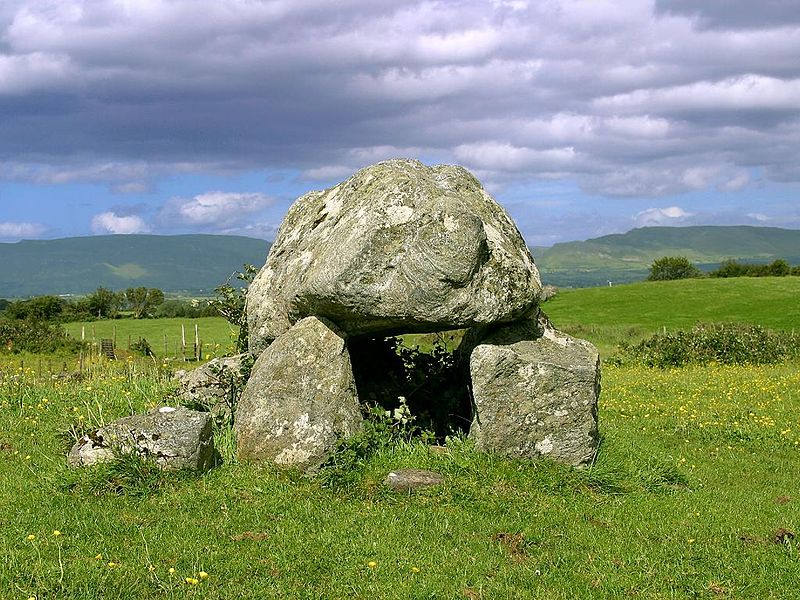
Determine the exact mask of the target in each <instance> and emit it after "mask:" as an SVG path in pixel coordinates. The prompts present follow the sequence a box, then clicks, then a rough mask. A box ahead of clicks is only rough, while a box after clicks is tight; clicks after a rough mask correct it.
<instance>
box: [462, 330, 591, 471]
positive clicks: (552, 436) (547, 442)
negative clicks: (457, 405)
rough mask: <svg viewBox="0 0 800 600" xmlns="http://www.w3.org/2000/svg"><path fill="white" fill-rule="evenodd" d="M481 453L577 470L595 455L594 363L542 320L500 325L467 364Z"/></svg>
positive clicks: (585, 345)
mask: <svg viewBox="0 0 800 600" xmlns="http://www.w3.org/2000/svg"><path fill="white" fill-rule="evenodd" d="M469 369H470V376H471V379H472V394H473V399H474V403H475V416H474V420H473V423H472V427H471V429H470V437H472V438H473V439H474V440H475V442H476V446H477V447H478V448H479V449H482V450H485V451H489V452H496V453H499V454H503V455H505V456H509V457H515V458H540V457H547V458H552V459H553V460H557V461H559V462H564V463H567V464H571V465H575V466H579V465H585V464H588V463H590V462H591V461H592V460H593V458H594V456H595V453H596V451H597V445H598V434H597V400H598V396H599V393H600V359H599V356H598V353H597V350H596V349H595V347H594V346H593V345H592V344H590V343H589V342H587V341H584V340H580V339H576V338H572V337H570V336H568V335H565V334H563V333H561V332H559V331H557V330H555V329H554V328H553V327H552V326H551V325H550V324H549V322H548V321H547V319H546V317H544V316H543V315H542V316H540V318H539V319H538V320H537V319H525V320H522V321H519V322H517V323H512V324H509V325H503V326H500V327H499V328H498V329H496V330H495V331H493V332H492V333H490V334H489V335H488V336H487V337H485V338H484V339H483V340H482V341H481V342H480V343H478V344H477V345H475V347H474V349H473V350H472V352H471V355H470V361H469Z"/></svg>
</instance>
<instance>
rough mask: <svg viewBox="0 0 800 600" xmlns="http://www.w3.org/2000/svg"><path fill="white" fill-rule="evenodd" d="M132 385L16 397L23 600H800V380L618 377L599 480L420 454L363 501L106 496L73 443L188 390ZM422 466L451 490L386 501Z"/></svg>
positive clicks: (190, 484)
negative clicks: (80, 464) (793, 537)
mask: <svg viewBox="0 0 800 600" xmlns="http://www.w3.org/2000/svg"><path fill="white" fill-rule="evenodd" d="M127 368H128V369H129V371H128V372H127V373H126V372H125V371H122V372H120V373H119V374H117V375H114V374H112V373H109V374H108V375H107V376H106V377H100V378H98V379H95V380H92V381H85V382H83V383H79V384H64V383H57V384H54V383H52V382H46V383H36V382H34V381H33V380H32V379H31V377H32V375H31V374H23V377H22V380H21V381H20V380H16V381H15V382H9V381H8V380H6V382H5V384H4V385H2V386H0V397H2V398H3V400H1V401H0V431H2V433H1V434H0V444H2V454H0V460H2V463H3V468H2V469H0V520H2V522H3V528H2V530H0V543H2V547H3V549H4V560H3V561H2V563H0V589H2V590H4V592H3V594H4V595H3V596H2V597H4V598H5V597H7V598H28V597H31V596H34V595H35V597H37V598H40V599H43V598H59V599H84V598H101V597H102V598H109V599H110V598H120V599H122V598H133V597H136V598H184V597H189V598H220V599H222V598H253V599H255V598H259V599H261V598H309V599H310V598H486V599H494V598H541V599H545V598H547V599H552V598H570V599H572V598H587V599H590V598H603V597H614V598H616V597H626V596H635V597H641V598H667V597H672V598H684V597H700V598H702V597H716V596H717V595H727V596H734V597H739V598H787V597H791V593H793V592H791V590H794V589H795V587H794V586H796V583H797V579H796V578H797V569H798V568H800V564H799V563H798V556H797V552H796V548H795V547H794V546H793V545H792V544H788V545H787V544H775V543H773V541H772V538H773V536H774V534H775V532H776V530H778V529H779V528H785V529H788V530H791V531H794V532H797V531H798V529H800V502H798V499H797V498H796V492H797V487H796V483H797V480H796V473H797V467H798V464H799V463H800V459H799V458H798V450H797V442H798V438H800V435H798V434H799V433H800V417H799V416H798V411H797V410H796V409H797V406H798V405H800V391H799V390H800V379H799V378H798V377H799V375H798V370H797V369H796V368H794V367H793V366H779V367H768V368H759V369H755V368H743V367H738V368H716V369H715V370H710V369H687V370H685V371H681V372H679V373H675V372H661V371H658V372H652V371H646V370H644V369H629V368H626V369H614V368H611V369H606V371H605V373H604V395H603V400H602V404H601V424H602V430H603V433H604V436H605V437H604V443H603V447H602V451H601V452H600V455H599V458H598V463H597V465H596V466H595V467H594V468H593V469H592V470H589V471H584V472H574V471H571V470H570V469H567V468H562V467H558V466H555V465H551V464H548V463H529V462H524V461H516V462H515V461H506V460H502V459H498V458H493V457H491V456H486V455H481V454H477V453H475V452H474V451H472V450H471V448H470V447H469V445H468V444H464V443H456V444H453V445H452V447H451V448H450V450H449V451H448V452H447V453H444V454H439V453H432V452H430V451H428V450H427V448H426V447H424V446H419V445H412V446H407V447H401V448H399V449H397V450H395V451H394V452H392V453H384V454H382V455H379V456H378V457H376V458H375V459H373V460H372V461H370V462H369V463H368V464H367V466H366V468H365V473H364V475H363V477H362V478H361V479H360V481H359V483H357V484H356V485H355V487H352V488H347V489H340V490H336V489H333V490H332V489H326V488H324V487H322V486H321V485H320V483H319V482H318V481H316V480H314V479H307V478H303V477H299V476H297V475H293V474H291V473H280V472H276V471H274V470H273V469H270V468H259V467H255V466H251V465H243V464H236V463H233V462H228V463H226V464H225V465H223V466H221V467H218V468H217V469H214V470H212V471H211V472H209V473H208V474H206V475H205V476H203V477H200V478H193V477H189V478H178V477H175V478H173V479H172V481H171V482H168V483H167V485H166V488H165V489H164V490H163V491H161V492H151V493H149V494H147V495H145V496H144V497H142V498H135V497H125V496H122V497H118V496H113V495H110V496H109V495H100V496H98V495H95V493H93V492H92V490H93V489H95V488H93V487H91V486H90V485H88V483H87V482H89V483H91V482H92V474H91V472H90V471H89V472H84V473H80V474H75V473H73V472H70V471H69V470H68V469H67V468H66V467H65V466H64V462H63V459H62V458H61V457H62V456H63V454H62V453H63V451H64V445H63V442H62V441H60V440H59V438H58V437H57V435H56V434H57V433H58V432H63V431H65V430H67V429H68V428H69V426H70V425H71V424H73V423H76V422H80V421H81V419H82V420H84V421H96V420H97V419H98V418H99V415H100V412H101V410H100V409H101V407H102V414H103V417H104V418H105V419H113V418H116V417H118V416H121V415H124V414H127V413H128V411H129V410H130V409H131V407H133V408H134V409H135V410H141V409H143V408H145V407H147V406H152V405H153V403H154V402H155V401H156V399H157V398H159V397H161V396H162V395H163V394H164V392H165V391H166V390H167V389H168V387H169V385H168V384H167V383H166V382H165V381H163V380H159V379H158V378H156V377H144V376H142V374H141V373H140V374H136V373H133V372H132V369H133V368H134V367H133V366H128V367H127ZM45 398H46V399H47V400H45ZM787 429H788V430H790V433H786V430H787ZM412 466H413V467H422V468H433V469H436V470H438V471H439V472H441V473H443V474H444V475H445V477H446V483H445V484H444V485H443V486H442V487H440V488H437V489H433V490H429V491H424V492H420V493H418V494H415V495H405V494H392V493H389V492H387V491H386V490H385V489H383V487H382V486H381V485H380V481H381V480H382V478H383V477H384V476H385V474H386V473H387V472H388V471H389V470H391V469H396V468H399V467H412ZM95 483H96V481H95ZM54 530H58V531H59V532H60V533H61V535H59V536H54V535H53V531H54ZM28 536H35V539H31V540H29V539H28ZM98 556H99V558H97V557H98ZM370 562H374V563H376V564H375V566H374V567H371V566H370ZM169 569H174V570H175V572H174V573H170V572H169ZM200 571H204V572H207V573H208V574H209V578H208V580H206V581H203V582H201V583H199V584H197V585H193V584H190V583H187V582H186V581H185V578H186V577H194V578H197V577H198V574H199V572H200ZM787 592H790V593H789V594H788V595H787Z"/></svg>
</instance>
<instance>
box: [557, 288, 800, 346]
mask: <svg viewBox="0 0 800 600" xmlns="http://www.w3.org/2000/svg"><path fill="white" fill-rule="evenodd" d="M798 298H800V277H760V278H751V277H740V278H735V279H686V280H680V281H653V282H641V283H633V284H627V285H621V286H612V287H596V288H583V289H575V290H569V289H565V290H561V291H560V292H559V294H558V295H557V296H556V297H555V298H553V299H552V300H550V301H548V302H547V303H546V304H545V305H544V311H545V312H546V313H547V314H548V316H549V317H550V318H551V320H552V321H553V322H554V323H555V325H556V326H558V327H560V328H562V329H564V330H565V331H567V332H572V333H576V334H578V335H581V336H583V337H586V338H587V339H589V340H590V341H592V342H594V343H596V344H598V346H599V347H600V348H601V350H604V351H605V352H604V353H606V354H607V353H608V352H609V351H610V350H611V349H612V348H613V346H614V345H615V344H617V343H619V342H620V341H625V340H627V341H630V340H633V339H640V338H642V337H645V336H649V335H652V334H653V333H656V332H659V331H662V330H663V328H665V327H666V328H667V330H675V329H688V328H691V327H692V326H693V325H695V324H696V323H698V322H711V321H715V322H724V321H731V322H739V323H753V324H757V325H761V326H763V327H767V328H771V329H785V330H791V329H794V328H797V327H800V302H798V301H797V299H798Z"/></svg>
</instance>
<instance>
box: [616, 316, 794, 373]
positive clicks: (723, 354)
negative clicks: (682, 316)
mask: <svg viewBox="0 0 800 600" xmlns="http://www.w3.org/2000/svg"><path fill="white" fill-rule="evenodd" d="M622 352H623V355H624V356H625V357H626V358H628V359H630V360H633V361H635V362H639V363H642V364H645V365H647V366H649V367H661V368H667V367H681V366H684V365H687V364H705V363H709V362H719V363H724V364H770V363H776V362H780V361H782V360H786V359H788V358H793V357H796V356H800V336H799V335H797V334H795V333H794V332H792V333H788V332H773V331H769V330H767V329H764V328H762V327H759V326H758V325H742V324H737V323H714V324H700V325H696V326H695V327H693V328H692V330H691V331H678V332H676V333H669V334H666V333H665V334H663V335H656V336H653V337H651V338H649V339H646V340H643V341H641V342H639V343H638V344H636V345H633V346H627V345H623V347H622Z"/></svg>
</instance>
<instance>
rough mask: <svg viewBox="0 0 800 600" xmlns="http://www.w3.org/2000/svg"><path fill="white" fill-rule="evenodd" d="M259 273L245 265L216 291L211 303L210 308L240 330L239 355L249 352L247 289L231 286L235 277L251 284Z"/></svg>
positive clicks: (237, 350)
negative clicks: (246, 306)
mask: <svg viewBox="0 0 800 600" xmlns="http://www.w3.org/2000/svg"><path fill="white" fill-rule="evenodd" d="M257 272H258V271H257V270H256V268H255V267H254V266H253V265H248V264H245V265H244V270H243V271H239V272H238V273H235V274H234V275H232V276H231V277H229V278H228V281H226V282H225V283H223V284H222V285H221V286H219V287H217V288H215V289H214V291H215V292H216V293H217V297H216V298H215V299H213V300H211V301H209V303H208V304H209V306H211V307H212V308H213V309H215V310H216V311H217V313H218V314H219V315H220V316H222V317H224V318H225V319H226V320H227V321H228V322H229V323H230V324H231V325H234V326H236V327H238V328H239V333H238V335H237V336H236V352H237V353H238V354H240V353H242V352H247V338H248V333H247V313H246V311H245V301H246V299H247V288H246V287H235V286H233V285H231V278H233V277H234V276H235V278H236V279H238V280H239V281H241V282H243V283H245V284H249V283H251V282H252V281H253V279H255V276H256V273H257Z"/></svg>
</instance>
